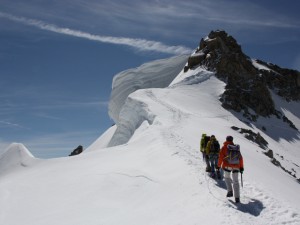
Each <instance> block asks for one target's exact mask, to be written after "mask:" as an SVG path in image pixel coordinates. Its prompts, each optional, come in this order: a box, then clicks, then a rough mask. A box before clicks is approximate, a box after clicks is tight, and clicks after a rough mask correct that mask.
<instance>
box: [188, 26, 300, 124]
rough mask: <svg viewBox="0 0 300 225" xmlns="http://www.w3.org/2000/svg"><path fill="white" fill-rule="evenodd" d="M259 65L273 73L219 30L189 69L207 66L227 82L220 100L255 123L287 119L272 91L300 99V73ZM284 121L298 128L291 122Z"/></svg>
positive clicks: (201, 46)
mask: <svg viewBox="0 0 300 225" xmlns="http://www.w3.org/2000/svg"><path fill="white" fill-rule="evenodd" d="M257 63H259V64H261V65H264V66H266V67H268V68H269V69H270V70H267V69H266V70H264V69H257V68H256V67H255V66H254V65H253V63H252V60H251V59H250V58H249V57H248V56H246V55H245V54H244V53H243V52H242V49H241V46H240V45H239V44H238V43H237V42H236V40H235V39H234V38H233V37H232V36H230V35H228V34H227V33H226V32H225V31H219V30H217V31H212V32H210V34H209V35H208V37H207V38H205V39H203V38H202V39H201V41H200V43H199V47H198V48H197V50H196V52H195V54H193V55H192V56H191V57H190V58H189V61H188V67H189V68H190V69H192V68H193V67H195V66H204V67H205V68H207V69H208V70H210V71H214V72H216V76H217V77H218V78H219V79H221V80H223V81H224V82H226V87H225V92H224V93H223V94H222V96H221V97H220V101H221V102H222V106H223V107H224V108H226V109H231V110H234V111H237V112H241V113H243V116H244V117H246V118H247V119H249V120H251V121H256V119H257V117H258V116H264V117H268V116H270V115H276V116H277V117H278V118H279V119H283V116H282V115H280V114H279V113H278V111H277V110H276V109H275V104H274V102H273V100H272V97H271V93H270V91H269V89H272V90H274V91H275V93H277V94H278V95H279V96H282V97H283V98H285V99H286V100H288V101H295V100H300V73H299V72H298V71H295V70H288V69H282V68H280V67H278V66H276V65H273V64H269V63H265V62H263V61H259V60H257ZM249 109H252V110H249ZM283 120H284V121H285V122H287V123H289V124H290V126H291V127H293V128H294V129H296V127H295V126H294V125H293V124H292V123H291V122H290V121H289V120H288V119H283Z"/></svg>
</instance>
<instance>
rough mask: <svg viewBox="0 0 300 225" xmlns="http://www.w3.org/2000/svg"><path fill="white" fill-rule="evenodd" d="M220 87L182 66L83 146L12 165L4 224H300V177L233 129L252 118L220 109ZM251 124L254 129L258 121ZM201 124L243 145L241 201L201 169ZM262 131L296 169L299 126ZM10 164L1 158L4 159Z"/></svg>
mask: <svg viewBox="0 0 300 225" xmlns="http://www.w3.org/2000/svg"><path fill="white" fill-rule="evenodd" d="M156 63H157V62H156ZM149 65H151V63H150V64H149ZM161 66H163V67H164V65H161ZM158 71H159V72H160V71H163V68H161V69H159V70H158ZM129 74H130V72H129ZM141 74H143V73H141ZM145 74H146V73H145ZM145 74H144V75H145ZM141 76H143V75H141ZM145 76H146V75H145ZM126 77H127V76H126V73H125V72H124V75H123V79H124V80H125V81H126V83H130V80H131V79H137V78H132V77H130V76H128V77H127V78H126ZM156 77H159V76H158V75H157V74H156ZM224 86H225V84H224V83H223V82H222V81H220V80H218V79H217V78H216V77H215V76H214V74H213V73H211V72H208V71H205V70H204V69H202V68H196V69H195V70H191V71H190V72H189V73H188V74H186V73H183V72H180V73H179V74H178V76H177V78H176V79H175V80H174V82H172V85H170V87H165V88H148V89H142V90H137V91H134V92H130V95H129V96H128V98H127V100H126V101H124V103H123V102H122V101H120V104H121V105H120V106H119V107H120V114H119V116H118V123H117V126H118V127H116V126H114V127H111V128H110V129H109V130H108V131H107V132H106V133H105V134H103V136H101V137H100V138H99V139H98V140H96V141H95V143H93V145H91V147H90V148H88V151H86V152H84V154H81V155H78V156H73V157H66V158H59V159H50V160H39V161H38V163H31V164H27V166H26V167H19V169H18V170H17V171H15V170H14V169H13V168H11V167H9V169H8V170H6V172H4V173H2V174H0V208H1V210H0V224H3V225H4V224H5V225H22V224H30V225H48V224H49V225H50V224H51V225H53V224H56V225H77V224H78V225H85V224H89V225H96V224H97V225H99V224H103V225H105V224H107V225H115V224H123V225H125V224H128V225H141V224H143V225H145V224H149V225H168V224H169V225H175V224H182V225H192V224H223V225H227V224H228V225H229V224H295V225H296V224H300V215H299V212H300V195H299V183H298V182H297V181H296V179H295V178H294V177H292V176H290V175H288V174H287V173H285V172H284V171H283V170H282V169H280V168H279V167H276V166H274V165H273V164H272V163H270V159H269V158H268V157H266V156H265V155H264V154H262V149H260V148H259V147H258V145H257V144H255V143H252V142H250V141H249V140H248V139H246V138H245V137H244V136H243V135H242V134H240V133H238V132H236V131H233V130H232V129H231V126H233V125H234V126H237V127H242V128H247V129H249V126H248V125H246V124H245V123H243V122H242V121H241V120H240V119H239V118H238V117H237V115H235V114H234V113H231V112H229V111H227V110H225V109H223V108H222V107H221V104H220V102H219V100H218V98H219V95H220V94H221V93H222V92H223V90H224ZM124 88H125V87H124ZM122 91H123V90H121V89H120V92H122ZM124 92H125V91H124ZM293 107H296V108H297V107H299V105H294V106H293ZM293 107H290V109H288V110H287V111H289V112H291V111H293ZM293 115H294V114H293ZM294 116H295V118H294V120H295V121H296V120H297V119H298V118H299V117H298V118H297V115H294ZM298 120H299V119H298ZM266 121H267V119H264V120H262V121H259V122H260V123H266ZM293 122H294V121H293ZM279 125H283V124H280V123H279ZM298 125H299V124H298ZM298 125H297V126H298ZM251 126H252V128H253V129H254V130H258V128H256V126H257V124H252V125H251ZM286 129H289V128H288V127H286ZM277 131H278V132H279V130H277ZM203 132H205V133H207V134H214V135H215V136H216V137H217V139H219V141H220V142H223V140H224V139H225V137H226V136H227V135H229V134H231V135H233V136H234V141H235V142H236V143H239V144H240V145H241V149H242V154H243V156H244V161H245V172H244V175H243V181H244V182H243V184H244V187H243V188H242V189H241V204H238V205H236V204H234V203H232V202H231V201H229V200H227V199H226V197H225V195H226V187H225V183H224V181H223V180H213V179H211V178H209V177H208V175H207V174H206V173H205V171H204V170H205V163H204V162H203V159H202V155H201V154H200V152H199V141H200V136H201V134H202V133H203ZM261 134H262V136H263V137H264V138H265V139H267V141H268V142H269V146H270V148H272V149H273V151H274V153H275V155H276V154H280V155H281V156H283V157H284V158H285V159H289V160H290V161H286V163H287V164H288V165H290V167H293V168H295V171H296V173H297V176H299V173H300V171H299V165H300V153H299V151H298V149H299V147H300V142H299V133H296V136H295V137H294V139H293V140H290V139H286V138H279V139H273V138H272V137H271V136H267V134H264V133H261ZM277 136H280V133H277ZM109 143H110V144H109ZM108 145H111V146H112V147H107V146H108ZM19 147H20V146H15V145H13V146H11V147H10V148H9V149H8V150H7V151H6V153H5V154H7V155H11V157H12V158H14V159H16V158H17V156H14V155H13V154H11V153H13V152H15V150H16V149H18V148H19ZM18 157H19V159H21V161H22V160H23V159H26V158H28V156H27V155H26V154H25V155H24V154H23V155H21V156H20V155H19V156H18ZM17 161H18V160H17ZM18 162H19V161H18ZM6 163H7V161H6V160H5V159H3V158H1V160H0V165H6ZM294 164H295V165H297V166H298V167H297V166H295V165H294ZM10 165H13V164H10ZM292 165H293V166H292ZM7 168H8V167H7Z"/></svg>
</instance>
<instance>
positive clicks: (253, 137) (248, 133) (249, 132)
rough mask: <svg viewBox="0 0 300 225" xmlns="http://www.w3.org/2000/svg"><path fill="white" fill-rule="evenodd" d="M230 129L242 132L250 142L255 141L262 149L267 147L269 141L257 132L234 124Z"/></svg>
mask: <svg viewBox="0 0 300 225" xmlns="http://www.w3.org/2000/svg"><path fill="white" fill-rule="evenodd" d="M231 129H233V130H235V131H238V132H239V133H241V134H243V135H244V136H245V138H247V139H248V140H250V141H252V142H255V143H256V144H258V145H259V147H261V148H262V149H266V148H267V147H268V144H269V143H268V142H267V141H266V140H265V139H264V138H263V137H262V136H261V135H260V133H259V132H258V133H255V132H253V131H252V130H250V129H244V128H238V127H235V126H232V127H231Z"/></svg>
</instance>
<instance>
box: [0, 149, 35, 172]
mask: <svg viewBox="0 0 300 225" xmlns="http://www.w3.org/2000/svg"><path fill="white" fill-rule="evenodd" d="M37 160H38V159H35V158H34V156H33V155H32V154H31V153H30V151H29V150H28V149H27V148H26V147H25V146H24V145H23V144H20V143H12V144H11V145H10V146H8V148H7V149H6V150H5V152H4V153H3V154H2V155H0V175H1V173H5V172H6V171H8V170H15V169H18V168H22V167H28V166H30V165H32V164H33V163H34V162H36V161H37Z"/></svg>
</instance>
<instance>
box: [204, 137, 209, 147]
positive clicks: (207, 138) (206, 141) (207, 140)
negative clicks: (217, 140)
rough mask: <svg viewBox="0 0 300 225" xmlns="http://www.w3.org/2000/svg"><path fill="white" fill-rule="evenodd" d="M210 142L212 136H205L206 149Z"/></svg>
mask: <svg viewBox="0 0 300 225" xmlns="http://www.w3.org/2000/svg"><path fill="white" fill-rule="evenodd" d="M209 140H210V136H205V137H204V148H206V145H207V143H208V142H209Z"/></svg>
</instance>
